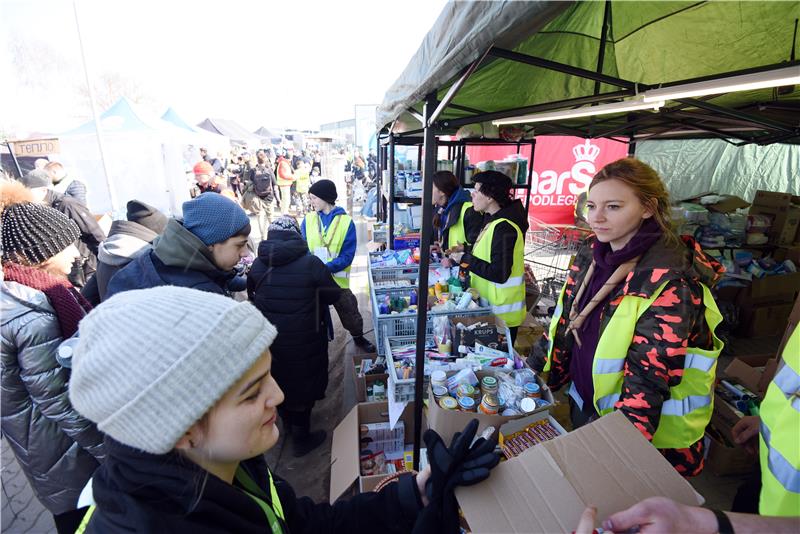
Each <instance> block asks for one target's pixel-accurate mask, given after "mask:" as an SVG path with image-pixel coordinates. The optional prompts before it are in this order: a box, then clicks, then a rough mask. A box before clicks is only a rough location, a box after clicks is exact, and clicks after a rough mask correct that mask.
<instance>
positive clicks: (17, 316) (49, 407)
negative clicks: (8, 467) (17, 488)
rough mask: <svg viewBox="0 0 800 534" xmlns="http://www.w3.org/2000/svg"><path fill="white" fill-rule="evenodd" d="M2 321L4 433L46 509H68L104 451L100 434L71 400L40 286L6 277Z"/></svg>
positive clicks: (0, 298)
mask: <svg viewBox="0 0 800 534" xmlns="http://www.w3.org/2000/svg"><path fill="white" fill-rule="evenodd" d="M0 321H2V353H1V354H2V360H1V361H2V405H3V411H2V416H0V423H2V432H3V438H4V439H6V440H8V443H9V445H10V446H11V449H12V450H13V451H14V455H15V456H16V458H17V461H18V462H19V464H20V467H21V468H22V471H23V472H24V473H25V476H26V477H27V478H28V481H29V482H30V484H31V487H32V488H33V491H34V493H35V494H36V497H37V498H38V499H39V501H40V502H41V503H42V504H43V505H44V506H45V507H46V508H47V509H48V510H49V511H50V513H52V514H62V513H64V512H68V511H70V510H74V509H75V508H76V505H77V503H78V496H79V495H80V492H81V490H82V489H83V487H84V486H85V485H86V483H87V482H88V481H89V478H90V477H91V476H92V473H94V471H95V469H97V467H98V466H99V465H100V464H99V462H101V461H102V460H103V457H104V454H105V453H104V447H103V435H102V433H101V432H99V431H98V430H97V428H96V427H95V425H94V424H93V423H92V422H90V421H88V420H87V419H85V418H83V417H82V416H81V415H80V414H78V412H76V411H75V409H74V408H73V407H72V404H70V402H69V395H68V389H67V388H68V385H69V375H70V372H69V369H65V368H63V367H61V366H60V365H59V364H58V362H57V361H56V356H55V355H56V349H57V348H58V345H59V344H60V343H61V341H62V340H61V330H60V328H59V325H58V318H57V317H56V315H55V310H53V307H52V306H51V305H50V302H49V301H48V300H47V296H45V294H44V293H42V292H41V291H38V290H36V289H32V288H30V287H27V286H25V285H23V284H18V283H16V282H7V281H4V282H0Z"/></svg>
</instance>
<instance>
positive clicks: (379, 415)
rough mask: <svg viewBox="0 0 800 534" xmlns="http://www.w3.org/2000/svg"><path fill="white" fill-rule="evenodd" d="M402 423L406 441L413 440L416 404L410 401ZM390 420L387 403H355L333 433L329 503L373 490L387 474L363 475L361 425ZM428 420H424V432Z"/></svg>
mask: <svg viewBox="0 0 800 534" xmlns="http://www.w3.org/2000/svg"><path fill="white" fill-rule="evenodd" d="M400 420H401V421H402V422H403V427H404V429H405V439H406V441H407V442H408V441H413V439H414V403H413V402H409V403H408V405H407V406H406V408H405V409H404V410H403V415H402V416H401V418H400ZM388 421H389V407H388V404H387V403H386V402H367V403H362V404H356V405H355V406H354V407H353V409H352V410H350V412H349V413H348V414H347V415H346V416H345V417H344V419H342V422H341V423H339V426H337V427H336V428H335V429H334V430H333V442H332V443H331V482H330V502H331V504H333V503H334V502H335V501H336V500H337V499H338V498H339V497H341V496H343V495H350V494H354V493H363V492H365V491H371V490H373V489H374V488H375V486H377V485H378V483H380V481H381V480H383V479H384V478H385V477H386V475H372V476H361V462H360V457H359V454H360V445H359V443H360V437H361V425H362V424H368V423H383V422H388ZM425 428H426V426H425V418H424V417H423V420H422V430H423V431H424V430H425Z"/></svg>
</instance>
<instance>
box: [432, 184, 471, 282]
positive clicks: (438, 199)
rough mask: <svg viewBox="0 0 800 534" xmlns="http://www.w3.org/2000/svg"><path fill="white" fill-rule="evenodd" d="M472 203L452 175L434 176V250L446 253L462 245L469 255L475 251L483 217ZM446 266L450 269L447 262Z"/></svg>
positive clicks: (468, 195)
mask: <svg viewBox="0 0 800 534" xmlns="http://www.w3.org/2000/svg"><path fill="white" fill-rule="evenodd" d="M471 200H472V199H471V197H470V194H469V192H468V191H467V190H466V189H464V188H463V187H461V186H460V185H459V183H458V178H456V175H455V174H453V173H452V172H450V171H438V172H437V173H435V174H434V175H433V205H434V208H435V211H436V213H435V214H434V216H433V231H434V239H433V240H434V242H435V244H434V248H436V249H438V250H442V251H444V250H447V249H449V248H451V247H455V246H456V245H462V246H463V247H464V250H465V251H467V250H471V249H472V244H473V243H474V242H475V238H477V237H478V234H479V233H480V231H481V228H482V227H483V216H482V215H481V214H480V213H478V212H477V211H475V210H474V209H473V208H472V201H471ZM442 263H444V264H445V267H448V266H450V265H449V264H450V261H449V260H448V259H447V258H445V259H444V261H443V262H442Z"/></svg>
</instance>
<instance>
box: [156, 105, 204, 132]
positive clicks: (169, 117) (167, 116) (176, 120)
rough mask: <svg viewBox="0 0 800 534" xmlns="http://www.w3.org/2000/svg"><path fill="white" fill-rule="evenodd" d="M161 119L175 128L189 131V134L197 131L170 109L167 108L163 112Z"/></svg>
mask: <svg viewBox="0 0 800 534" xmlns="http://www.w3.org/2000/svg"><path fill="white" fill-rule="evenodd" d="M161 119H162V120H165V121H167V122H171V123H172V124H174V125H175V126H178V127H179V128H183V129H184V130H189V131H190V132H196V131H197V128H195V127H194V126H192V125H191V124H189V123H188V122H186V121H185V120H183V117H181V116H180V115H178V112H176V111H175V110H174V109H172V108H167V111H165V112H164V114H163V115H161Z"/></svg>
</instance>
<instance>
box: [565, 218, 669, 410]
mask: <svg viewBox="0 0 800 534" xmlns="http://www.w3.org/2000/svg"><path fill="white" fill-rule="evenodd" d="M661 234H662V232H661V228H660V227H659V226H658V223H657V222H656V221H655V220H654V219H653V218H652V217H650V218H649V219H646V220H645V222H644V223H642V226H641V227H640V228H639V231H638V232H636V235H634V236H633V238H632V239H631V240H630V241H628V244H627V245H625V246H624V247H623V248H621V249H620V250H617V251H613V250H611V245H610V244H609V243H601V242H600V241H595V242H594V246H593V247H592V258H593V260H594V262H595V266H594V275H592V279H591V280H590V281H589V287H587V288H586V291H584V293H583V297H582V298H581V302H579V303H578V309H579V310H582V309H583V308H584V306H586V304H588V303H589V300H591V298H592V296H593V295H595V294H596V293H597V292H598V291H600V289H601V288H602V287H603V284H605V283H606V281H607V280H608V279H609V278H610V277H611V274H612V273H613V272H614V271H615V270H616V268H617V267H619V266H620V265H622V264H623V263H625V262H626V261H630V260H632V259H633V258H635V257H637V256H641V255H642V254H644V253H645V252H647V250H648V249H649V248H650V247H652V246H653V245H654V244H655V242H656V241H658V239H659V238H660V237H661ZM623 284H624V282H622V283H620V284H619V286H618V287H616V288H614V289H613V290H612V291H611V293H610V294H609V295H608V298H606V300H605V301H604V302H602V303H601V304H599V305H598V306H597V307H596V308H595V309H594V310H592V313H590V314H589V316H588V317H586V320H585V321H584V323H583V326H582V327H581V329H580V330H578V334H580V337H581V341H582V344H581V346H580V347H579V346H578V344H577V343H575V344H574V345H573V346H572V360H571V361H570V365H569V373H570V376H571V377H572V382H573V383H574V384H575V388H576V389H577V390H578V393H579V394H580V396H581V398H582V399H583V402H584V404H583V406H584V413H588V414H591V413H594V407H593V406H592V398H593V397H594V384H593V383H592V364H593V363H594V352H595V350H596V349H597V343H598V342H599V341H600V317H601V315H602V312H603V310H604V309H605V308H606V306H607V305H608V303H609V302H610V301H611V300H612V299H613V298H614V295H616V293H617V291H619V289H620V287H621V286H622V285H623Z"/></svg>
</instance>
